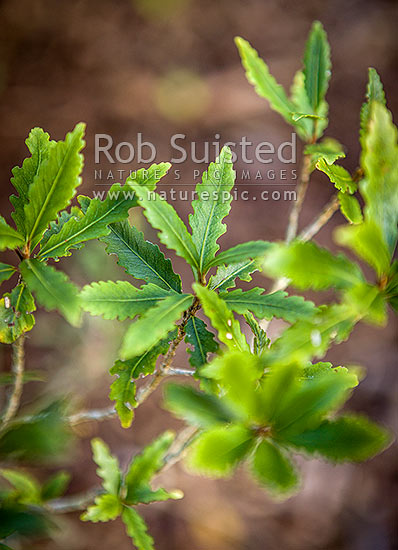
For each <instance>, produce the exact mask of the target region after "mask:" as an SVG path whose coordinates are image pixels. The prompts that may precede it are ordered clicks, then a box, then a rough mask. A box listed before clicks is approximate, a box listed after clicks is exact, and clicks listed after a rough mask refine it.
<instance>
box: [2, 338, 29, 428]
mask: <svg viewBox="0 0 398 550" xmlns="http://www.w3.org/2000/svg"><path fill="white" fill-rule="evenodd" d="M24 342H25V335H24V334H22V335H21V336H20V337H19V338H18V339H17V340H16V341H15V342H14V343H13V345H12V351H13V354H12V372H13V374H14V377H15V379H14V386H13V389H12V392H11V395H10V399H9V401H8V405H7V408H6V410H5V412H4V416H3V419H2V428H4V427H5V426H7V424H8V423H9V422H10V421H11V420H12V419H13V418H14V416H15V415H16V414H17V412H18V409H19V404H20V401H21V396H22V390H23V376H24V370H25V352H24Z"/></svg>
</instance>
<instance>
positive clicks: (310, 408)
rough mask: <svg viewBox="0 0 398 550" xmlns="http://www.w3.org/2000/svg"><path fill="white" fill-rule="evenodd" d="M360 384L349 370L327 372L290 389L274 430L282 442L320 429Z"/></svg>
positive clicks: (273, 423) (277, 414)
mask: <svg viewBox="0 0 398 550" xmlns="http://www.w3.org/2000/svg"><path fill="white" fill-rule="evenodd" d="M357 384H358V379H357V376H356V375H355V374H353V373H351V372H350V371H348V370H343V369H339V370H337V369H336V370H335V369H330V370H329V371H326V372H325V371H323V372H321V373H319V374H318V376H316V377H313V378H304V379H302V380H300V381H297V382H296V383H294V384H292V385H291V386H290V389H289V391H288V393H287V395H286V396H285V397H284V399H283V403H281V404H280V405H279V407H278V410H277V412H275V414H274V417H273V420H272V430H273V433H274V434H275V435H277V437H278V438H280V439H282V440H283V439H286V438H288V437H289V436H290V435H292V434H297V433H302V432H304V431H306V430H309V429H313V428H316V427H317V426H319V424H320V423H321V421H322V420H323V419H324V418H325V416H326V414H328V413H330V412H331V411H334V410H336V408H337V407H340V406H341V405H342V404H343V403H344V401H346V399H347V398H348V396H349V392H350V390H351V389H352V388H353V387H355V386H356V385H357Z"/></svg>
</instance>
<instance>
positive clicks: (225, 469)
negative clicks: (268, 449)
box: [187, 424, 254, 478]
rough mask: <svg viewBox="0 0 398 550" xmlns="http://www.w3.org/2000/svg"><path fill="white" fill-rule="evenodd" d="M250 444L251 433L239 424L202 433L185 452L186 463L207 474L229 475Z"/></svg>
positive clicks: (244, 456)
mask: <svg viewBox="0 0 398 550" xmlns="http://www.w3.org/2000/svg"><path fill="white" fill-rule="evenodd" d="M253 444H254V439H253V434H252V432H251V431H250V430H248V429H247V428H245V427H243V426H240V425H239V424H233V425H231V426H216V427H214V428H211V429H209V430H207V431H205V432H203V433H202V434H201V435H200V436H199V437H198V438H197V439H196V440H195V441H194V443H193V444H192V445H191V447H190V448H189V451H188V457H187V464H188V466H189V467H190V468H191V469H192V470H194V471H195V472H198V473H200V474H204V475H207V476H209V477H214V478H217V477H228V476H230V475H231V474H232V473H233V471H234V470H235V468H236V467H237V465H238V464H239V462H241V461H242V460H244V459H245V458H246V456H247V455H248V453H249V452H250V450H251V448H252V446H253Z"/></svg>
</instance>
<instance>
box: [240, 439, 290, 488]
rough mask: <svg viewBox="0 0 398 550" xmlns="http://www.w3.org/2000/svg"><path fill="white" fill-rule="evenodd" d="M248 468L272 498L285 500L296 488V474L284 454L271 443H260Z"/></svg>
mask: <svg viewBox="0 0 398 550" xmlns="http://www.w3.org/2000/svg"><path fill="white" fill-rule="evenodd" d="M250 466H251V467H250V470H251V473H252V475H253V477H254V478H255V479H256V480H257V481H258V482H259V483H260V485H262V486H263V487H264V488H265V489H267V490H268V491H269V492H270V493H271V495H273V496H276V497H284V498H286V497H287V496H289V495H291V494H292V493H294V492H295V491H296V490H297V488H298V484H299V476H298V472H297V471H296V469H295V467H294V465H293V463H292V462H291V460H290V459H289V458H288V457H287V456H286V453H284V452H283V451H282V449H281V448H280V447H278V446H277V445H276V444H275V443H273V442H272V441H269V440H267V439H263V440H262V441H261V443H260V444H259V445H258V447H257V449H256V451H255V453H254V456H253V458H252V459H251V464H250Z"/></svg>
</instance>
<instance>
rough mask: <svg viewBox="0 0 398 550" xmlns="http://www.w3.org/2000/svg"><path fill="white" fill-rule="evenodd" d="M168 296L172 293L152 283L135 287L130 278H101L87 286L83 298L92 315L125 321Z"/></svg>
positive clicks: (82, 302)
mask: <svg viewBox="0 0 398 550" xmlns="http://www.w3.org/2000/svg"><path fill="white" fill-rule="evenodd" d="M169 296H170V292H167V291H166V290H163V289H162V288H159V287H158V286H156V285H153V284H151V283H149V284H147V285H144V286H142V287H141V288H136V287H135V286H133V285H132V284H130V283H129V282H128V281H100V282H98V283H92V284H91V285H86V286H85V287H84V288H83V290H82V291H81V293H80V300H81V304H82V307H83V309H84V310H85V311H88V312H90V313H91V315H102V316H103V317H104V319H118V320H119V321H124V320H125V319H127V318H130V319H134V317H135V316H136V315H140V314H141V313H145V311H147V310H148V309H149V308H151V307H153V306H155V305H157V304H158V303H159V302H160V301H161V300H164V299H165V298H167V297H169Z"/></svg>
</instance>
